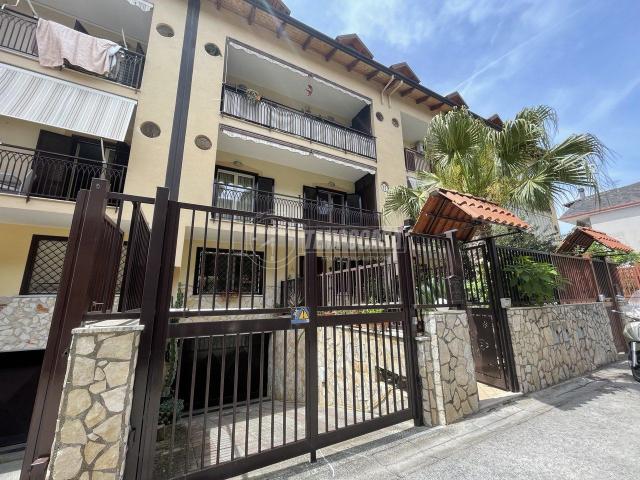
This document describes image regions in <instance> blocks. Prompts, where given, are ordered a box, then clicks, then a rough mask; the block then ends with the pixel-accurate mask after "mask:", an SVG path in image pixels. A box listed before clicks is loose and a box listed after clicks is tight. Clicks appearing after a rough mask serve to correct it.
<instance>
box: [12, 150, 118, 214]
mask: <svg viewBox="0 0 640 480" xmlns="http://www.w3.org/2000/svg"><path fill="white" fill-rule="evenodd" d="M126 173H127V167H126V166H125V165H116V164H112V163H102V162H98V161H95V160H89V159H86V158H82V157H78V156H72V155H62V154H59V153H52V152H45V151H42V150H35V149H30V148H24V147H17V146H14V145H2V146H0V192H3V193H13V194H17V195H24V196H26V197H44V198H53V199H57V200H74V201H75V200H76V197H77V196H78V192H79V191H80V189H82V188H89V186H90V185H91V179H93V178H104V179H106V180H107V181H108V182H109V184H110V187H109V188H110V190H111V191H112V192H118V193H122V191H123V189H124V181H125V177H126Z"/></svg>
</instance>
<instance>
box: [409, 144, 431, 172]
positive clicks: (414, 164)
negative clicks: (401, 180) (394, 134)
mask: <svg viewBox="0 0 640 480" xmlns="http://www.w3.org/2000/svg"><path fill="white" fill-rule="evenodd" d="M404 166H405V168H406V169H407V172H430V171H431V166H430V165H429V162H428V161H427V160H426V158H424V153H420V152H418V151H417V150H413V149H411V148H405V149H404Z"/></svg>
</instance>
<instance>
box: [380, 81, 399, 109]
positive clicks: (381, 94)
mask: <svg viewBox="0 0 640 480" xmlns="http://www.w3.org/2000/svg"><path fill="white" fill-rule="evenodd" d="M395 79H396V76H395V75H391V78H390V79H389V81H388V82H387V84H386V85H385V86H384V88H383V89H382V91H381V92H380V103H382V104H383V105H384V92H385V91H386V90H387V88H389V85H391V84H392V83H393V81H394V80H395Z"/></svg>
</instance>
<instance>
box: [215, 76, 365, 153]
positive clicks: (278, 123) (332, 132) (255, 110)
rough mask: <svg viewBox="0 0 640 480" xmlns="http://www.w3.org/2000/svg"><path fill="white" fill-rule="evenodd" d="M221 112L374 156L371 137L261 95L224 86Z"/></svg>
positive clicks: (315, 140)
mask: <svg viewBox="0 0 640 480" xmlns="http://www.w3.org/2000/svg"><path fill="white" fill-rule="evenodd" d="M221 108H222V112H223V113H226V114H227V115H231V116H232V117H236V118H241V119H243V120H247V121H249V122H252V123H257V124H258V125H262V126H265V127H269V128H272V129H274V130H279V131H281V132H285V133H290V134H293V135H296V136H298V137H302V138H306V139H307V140H311V141H314V142H318V143H322V144H324V145H329V146H331V147H335V148H339V149H340V150H344V151H345V152H351V153H356V154H358V155H363V156H365V157H369V158H374V159H375V158H376V141H375V137H373V136H371V135H368V134H366V133H363V132H360V131H358V130H354V129H353V128H349V127H345V126H343V125H339V124H337V123H334V122H332V121H330V120H327V119H324V118H321V117H318V116H315V115H311V114H308V113H305V112H301V111H299V110H295V109H293V108H290V107H287V106H285V105H282V104H280V103H278V102H274V101H273V100H268V99H265V98H262V99H260V100H254V99H252V98H250V97H249V96H248V95H247V94H246V92H244V91H242V90H239V89H237V88H235V87H232V86H229V85H224V86H223V89H222V106H221Z"/></svg>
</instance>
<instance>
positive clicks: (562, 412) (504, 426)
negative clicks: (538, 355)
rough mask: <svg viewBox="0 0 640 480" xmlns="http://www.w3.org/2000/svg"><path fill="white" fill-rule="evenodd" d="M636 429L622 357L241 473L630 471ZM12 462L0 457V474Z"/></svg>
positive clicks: (369, 478)
mask: <svg viewBox="0 0 640 480" xmlns="http://www.w3.org/2000/svg"><path fill="white" fill-rule="evenodd" d="M639 431H640V383H636V382H634V381H633V380H632V379H631V375H630V373H628V370H627V365H626V362H621V363H618V364H614V365H611V366H609V367H607V368H604V369H602V370H599V371H598V372H595V373H593V374H591V375H588V376H586V377H580V378H577V379H574V380H570V381H568V382H566V383H564V384H561V385H558V386H556V387H553V388H550V389H547V390H545V391H543V392H538V393H537V394H533V395H529V396H525V397H518V398H517V399H515V400H512V401H511V402H510V403H508V404H506V405H501V406H498V407H494V408H492V409H490V410H487V411H484V412H480V413H478V414H476V415H475V416H473V417H470V418H469V419H467V420H465V421H463V422H460V423H457V424H455V425H451V426H449V427H445V428H443V427H439V428H432V429H428V428H415V427H413V426H412V424H410V423H404V424H400V425H397V426H395V427H392V428H388V429H386V430H381V431H379V432H376V433H374V434H370V435H367V436H364V437H360V438H358V439H357V440H355V441H351V442H345V443H342V444H339V445H334V446H332V447H329V448H324V449H322V451H320V452H319V454H318V462H317V463H316V464H313V465H312V464H309V463H308V461H307V457H299V458H296V459H293V460H290V461H288V462H285V463H282V464H278V465H273V466H271V467H269V468H267V469H263V470H258V471H255V472H252V473H251V474H249V475H245V476H244V477H243V478H251V479H265V480H266V479H269V480H271V479H276V478H282V479H285V478H286V479H307V478H313V479H314V480H318V479H363V480H377V479H387V478H390V479H393V478H409V479H422V478H425V479H455V480H460V479H465V478H474V479H475V478H478V479H483V480H484V479H513V478H516V479H520V478H521V479H527V480H531V479H554V480H556V479H573V478H575V479H581V480H585V479H598V480H601V479H609V478H611V479H614V478H615V479H621V478H637V477H638V472H639V471H640V469H639V465H640V442H639V441H638V440H637V435H638V432H639ZM630 435H633V437H630ZM18 468H19V462H18V461H14V462H10V463H4V464H0V480H5V479H6V480H13V479H17V477H18V475H17V471H16V470H17V469H18Z"/></svg>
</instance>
